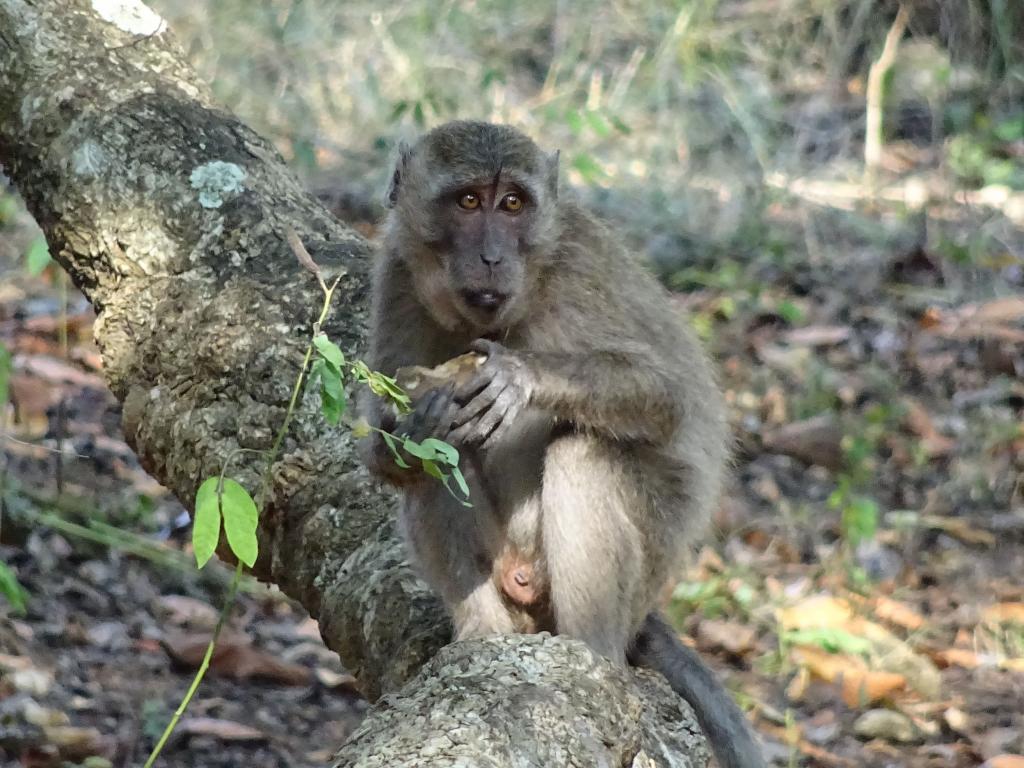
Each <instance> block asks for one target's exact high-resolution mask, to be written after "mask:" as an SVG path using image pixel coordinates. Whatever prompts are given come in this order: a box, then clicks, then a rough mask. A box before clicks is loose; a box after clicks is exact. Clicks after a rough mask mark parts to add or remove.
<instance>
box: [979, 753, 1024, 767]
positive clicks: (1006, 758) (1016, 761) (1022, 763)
mask: <svg viewBox="0 0 1024 768" xmlns="http://www.w3.org/2000/svg"><path fill="white" fill-rule="evenodd" d="M981 768H1024V755H996V756H995V757H993V758H992V759H991V760H986V761H985V762H984V763H982V764H981Z"/></svg>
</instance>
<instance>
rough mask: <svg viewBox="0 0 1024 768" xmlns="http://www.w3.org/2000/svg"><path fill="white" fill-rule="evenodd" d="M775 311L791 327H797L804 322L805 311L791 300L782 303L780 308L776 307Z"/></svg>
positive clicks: (779, 304)
mask: <svg viewBox="0 0 1024 768" xmlns="http://www.w3.org/2000/svg"><path fill="white" fill-rule="evenodd" d="M775 310H776V311H777V312H778V313H779V317H781V318H782V319H783V320H785V321H786V322H787V323H789V324H790V325H796V324H797V323H800V322H803V319H804V313H803V311H802V310H801V309H800V307H798V306H797V305H796V304H794V303H793V302H791V301H789V300H783V301H780V302H779V303H778V306H776V307H775Z"/></svg>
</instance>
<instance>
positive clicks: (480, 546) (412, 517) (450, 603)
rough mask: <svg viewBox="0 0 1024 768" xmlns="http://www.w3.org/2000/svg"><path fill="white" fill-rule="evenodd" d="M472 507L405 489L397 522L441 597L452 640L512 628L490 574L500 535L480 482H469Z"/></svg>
mask: <svg viewBox="0 0 1024 768" xmlns="http://www.w3.org/2000/svg"><path fill="white" fill-rule="evenodd" d="M470 498H471V499H472V501H473V507H464V506H462V504H460V503H459V502H458V501H456V500H455V499H453V498H452V497H451V496H450V495H449V494H448V492H447V491H446V490H445V489H444V488H441V487H440V486H437V487H427V488H422V489H418V490H417V491H414V492H411V493H407V495H406V499H405V502H404V505H403V509H402V514H401V516H400V522H401V525H402V532H403V534H404V536H405V539H406V542H407V543H408V545H409V547H410V549H411V551H412V555H413V558H414V560H415V561H416V563H417V564H418V565H419V568H420V571H421V574H422V576H423V578H424V579H426V581H427V583H428V584H430V586H432V587H433V588H434V589H435V590H436V591H437V592H438V593H439V594H440V595H441V599H442V600H444V603H445V605H446V606H447V608H448V612H449V613H450V614H451V616H452V620H453V622H454V623H455V639H456V640H463V639H465V638H468V637H479V636H483V635H492V634H502V633H509V632H513V631H515V630H514V627H513V623H512V617H511V615H510V614H509V611H508V608H507V607H506V606H505V602H504V600H503V599H502V597H501V594H500V593H499V592H498V588H497V586H496V585H495V584H494V579H493V578H492V572H493V562H494V558H495V551H494V549H493V548H492V547H490V546H488V542H496V541H497V537H498V536H499V535H500V534H499V532H498V531H496V530H495V524H494V519H493V517H492V514H491V510H490V509H489V508H488V505H487V502H486V500H485V498H484V494H483V493H482V492H481V491H480V486H479V485H476V484H471V490H470Z"/></svg>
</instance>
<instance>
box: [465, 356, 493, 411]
mask: <svg viewBox="0 0 1024 768" xmlns="http://www.w3.org/2000/svg"><path fill="white" fill-rule="evenodd" d="M497 375H498V369H497V366H494V365H491V364H489V363H484V364H483V365H481V366H480V368H479V369H477V372H476V373H474V374H473V376H472V378H470V379H469V381H467V382H466V383H465V384H461V385H460V386H459V387H457V388H456V390H455V399H456V400H459V401H461V402H467V401H469V400H472V399H473V397H474V396H475V395H476V394H478V393H479V392H480V391H481V390H484V389H486V388H487V387H488V386H489V385H490V384H491V382H492V381H494V378H495V376H497Z"/></svg>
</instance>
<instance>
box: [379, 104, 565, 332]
mask: <svg viewBox="0 0 1024 768" xmlns="http://www.w3.org/2000/svg"><path fill="white" fill-rule="evenodd" d="M557 188H558V155H557V153H555V154H553V155H547V154H545V153H544V152H542V151H541V150H540V149H539V148H538V147H537V145H536V144H534V143H533V141H531V140H530V139H529V138H528V137H527V136H525V135H524V134H522V133H520V132H518V131H516V130H514V129H512V128H509V127H508V126H499V125H491V124H489V123H476V122H456V123H449V124H448V125H446V126H442V127H440V128H437V129H435V130H434V131H432V132H431V133H429V134H427V135H426V136H425V137H423V138H422V139H421V140H420V141H419V142H418V143H417V145H416V146H415V147H413V148H411V149H410V148H403V149H402V151H401V152H400V157H399V161H398V164H397V166H396V168H395V172H394V175H393V178H392V181H391V187H390V189H389V191H388V197H387V202H388V205H389V207H391V208H392V209H393V210H392V215H391V218H390V227H389V228H390V231H391V238H392V242H393V243H394V244H395V245H396V247H397V250H398V252H399V253H400V254H401V255H402V257H403V259H404V260H405V262H406V264H407V265H408V266H409V269H410V271H411V272H412V273H413V284H414V287H415V290H416V293H417V295H418V297H419V299H420V301H421V302H422V303H423V305H424V306H425V307H426V308H427V309H428V310H429V311H430V313H431V315H432V316H433V317H434V318H435V319H436V320H437V321H438V322H439V323H440V324H441V325H442V326H444V327H446V328H448V329H449V330H456V329H459V328H462V329H465V330H468V331H471V332H472V333H473V334H475V335H482V334H484V333H489V332H494V331H498V330H502V329H504V328H508V327H510V326H512V325H514V324H515V323H516V322H518V321H519V320H520V319H521V318H522V317H523V315H524V314H525V312H526V303H527V298H528V296H529V294H530V293H531V291H532V290H533V288H534V286H535V285H536V282H537V279H538V276H539V275H540V273H541V271H542V269H543V266H544V263H545V261H546V260H547V259H548V258H549V257H550V255H551V253H552V252H553V250H554V243H555V242H556V240H557V228H558V226H557V219H558V217H557V215H556V200H557Z"/></svg>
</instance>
